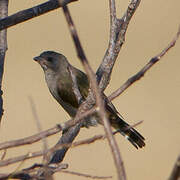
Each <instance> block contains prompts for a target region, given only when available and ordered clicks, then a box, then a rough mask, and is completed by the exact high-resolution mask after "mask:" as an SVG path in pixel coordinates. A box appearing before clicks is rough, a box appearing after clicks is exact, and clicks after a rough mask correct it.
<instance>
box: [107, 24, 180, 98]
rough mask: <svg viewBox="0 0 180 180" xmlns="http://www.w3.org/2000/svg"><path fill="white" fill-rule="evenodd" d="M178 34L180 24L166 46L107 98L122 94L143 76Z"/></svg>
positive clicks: (170, 45)
mask: <svg viewBox="0 0 180 180" xmlns="http://www.w3.org/2000/svg"><path fill="white" fill-rule="evenodd" d="M179 36H180V26H179V28H178V32H177V34H176V36H175V37H174V38H173V39H172V41H171V42H170V43H169V44H168V46H167V47H166V48H164V49H163V50H162V51H161V52H160V53H159V54H157V55H156V56H155V57H153V58H151V60H150V61H149V62H148V63H147V64H146V65H145V66H144V67H143V68H142V69H141V70H140V71H139V72H138V73H137V74H135V75H133V76H132V77H131V78H129V79H128V80H127V81H126V82H125V83H124V84H123V85H122V86H121V87H120V88H119V89H117V90H116V91H115V92H113V93H112V94H111V95H110V96H109V97H108V99H109V100H110V101H112V100H113V99H114V98H116V97H117V96H119V95H120V94H122V93H123V92H124V91H125V90H126V89H127V88H128V87H130V86H131V85H132V84H133V83H134V82H136V81H138V80H139V79H140V78H142V77H143V76H144V74H145V73H146V72H147V71H148V70H149V69H150V68H151V67H152V66H153V65H154V64H156V63H157V62H158V61H159V60H160V59H161V58H162V57H163V56H164V55H165V54H166V53H167V52H168V51H169V50H170V49H171V48H172V47H174V46H175V44H176V41H177V40H178V38H179Z"/></svg>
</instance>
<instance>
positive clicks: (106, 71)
mask: <svg viewBox="0 0 180 180" xmlns="http://www.w3.org/2000/svg"><path fill="white" fill-rule="evenodd" d="M139 4H140V0H131V2H130V4H129V6H128V8H127V10H126V13H125V14H124V16H123V17H122V18H121V19H118V18H117V17H116V8H115V0H109V7H110V22H111V24H110V40H109V46H108V49H107V50H106V53H105V55H104V58H103V60H102V63H101V65H100V66H99V68H98V70H97V72H96V75H97V79H98V83H99V87H100V89H101V90H102V91H104V89H105V88H106V87H107V85H108V84H109V81H110V76H111V72H112V69H113V66H114V64H115V62H116V59H117V57H118V55H119V52H120V50H121V47H122V45H123V44H124V41H125V35H126V31H127V28H128V24H129V22H130V20H131V18H132V16H133V14H134V13H135V11H136V9H137V8H138V6H139Z"/></svg>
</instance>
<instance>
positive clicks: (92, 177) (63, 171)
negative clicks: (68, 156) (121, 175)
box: [61, 170, 112, 179]
mask: <svg viewBox="0 0 180 180" xmlns="http://www.w3.org/2000/svg"><path fill="white" fill-rule="evenodd" d="M61 172H62V173H67V174H72V175H76V176H82V177H86V178H91V179H111V178H112V176H93V175H89V174H84V173H79V172H74V171H68V170H62V171H61Z"/></svg>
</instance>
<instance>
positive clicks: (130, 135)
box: [111, 117, 145, 149]
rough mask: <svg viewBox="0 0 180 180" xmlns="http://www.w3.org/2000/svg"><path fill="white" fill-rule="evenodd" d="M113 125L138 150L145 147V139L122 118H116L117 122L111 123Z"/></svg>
mask: <svg viewBox="0 0 180 180" xmlns="http://www.w3.org/2000/svg"><path fill="white" fill-rule="evenodd" d="M111 124H112V126H113V127H114V128H115V129H117V130H119V132H120V133H121V134H122V135H123V136H124V137H125V138H126V139H128V140H129V141H130V142H131V144H132V145H133V146H135V147H136V148H137V149H138V148H142V147H143V146H145V142H144V140H145V138H144V137H143V136H142V135H141V134H140V133H138V132H137V131H136V130H135V129H134V128H132V127H131V126H130V125H129V124H127V123H126V122H125V121H123V120H122V119H121V118H120V117H118V118H116V120H115V122H111Z"/></svg>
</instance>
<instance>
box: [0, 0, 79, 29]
mask: <svg viewBox="0 0 180 180" xmlns="http://www.w3.org/2000/svg"><path fill="white" fill-rule="evenodd" d="M0 1H2V0H0ZM4 1H8V0H4ZM74 1H77V0H64V1H63V4H67V3H71V2H74ZM60 7H61V5H60V4H59V3H58V1H57V0H49V1H47V2H45V3H43V4H40V5H37V6H34V7H32V8H29V9H25V10H23V11H19V12H17V13H15V14H13V15H11V16H8V17H6V18H1V19H0V30H3V29H6V28H9V27H11V26H14V25H16V24H19V23H22V22H25V21H27V20H29V19H32V18H34V17H38V16H40V15H42V14H45V13H47V12H49V11H52V10H55V9H57V8H60Z"/></svg>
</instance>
